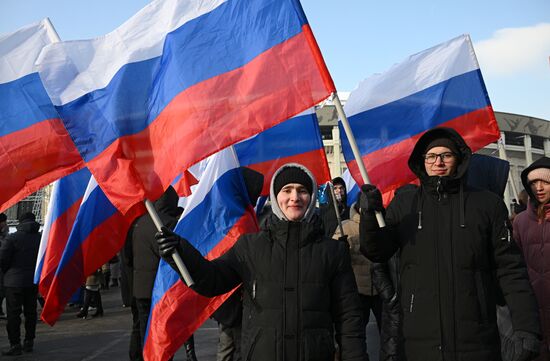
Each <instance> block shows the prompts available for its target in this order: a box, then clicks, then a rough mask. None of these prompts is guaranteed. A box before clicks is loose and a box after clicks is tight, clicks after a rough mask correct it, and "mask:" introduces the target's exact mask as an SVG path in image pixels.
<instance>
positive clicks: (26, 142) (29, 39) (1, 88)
mask: <svg viewBox="0 0 550 361" xmlns="http://www.w3.org/2000/svg"><path fill="white" fill-rule="evenodd" d="M55 38H56V35H55V31H54V29H53V28H52V27H51V24H50V22H49V20H47V19H45V20H43V21H41V22H39V23H36V24H32V25H28V26H26V27H24V28H21V29H19V30H17V31H16V32H13V33H10V34H6V35H0V174H2V175H3V176H4V177H5V180H4V181H3V182H2V186H1V187H0V211H3V210H5V209H7V208H9V207H10V206H12V205H14V204H15V203H17V202H18V201H19V200H21V199H23V198H25V197H26V196H28V195H30V194H31V193H33V192H35V191H37V190H38V189H40V188H42V187H44V186H45V185H47V184H50V183H51V182H53V181H54V180H56V179H58V178H61V177H63V176H65V175H68V174H70V173H72V172H74V171H76V170H78V169H80V168H82V166H83V164H84V162H83V160H82V158H81V157H80V155H79V153H78V151H77V149H76V147H75V145H74V143H73V141H72V140H71V138H70V136H69V134H68V133H67V130H66V129H65V127H64V126H63V123H62V122H61V120H60V119H59V116H58V114H57V112H56V110H55V108H54V106H53V104H52V102H51V100H50V98H49V97H48V95H47V94H46V91H45V89H44V87H43V85H42V82H41V80H40V77H39V76H38V72H37V70H36V68H35V66H34V62H35V60H36V59H37V57H38V54H39V53H40V51H41V50H42V48H44V46H46V45H48V44H50V43H52V42H53V41H54V39H55Z"/></svg>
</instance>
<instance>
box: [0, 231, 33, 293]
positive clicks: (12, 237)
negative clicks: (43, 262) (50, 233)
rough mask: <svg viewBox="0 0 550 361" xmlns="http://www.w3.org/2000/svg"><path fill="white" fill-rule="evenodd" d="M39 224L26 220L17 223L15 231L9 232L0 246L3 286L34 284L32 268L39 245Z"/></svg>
mask: <svg viewBox="0 0 550 361" xmlns="http://www.w3.org/2000/svg"><path fill="white" fill-rule="evenodd" d="M39 229H40V225H39V224H38V223H36V222H35V221H31V220H27V221H24V222H22V223H20V224H19V225H17V232H15V233H13V234H9V235H8V236H7V237H6V238H5V239H4V240H3V241H2V247H0V265H1V267H2V271H4V286H5V287H30V286H33V285H34V269H35V266H36V258H37V257H38V248H39V247H40V232H38V230H39Z"/></svg>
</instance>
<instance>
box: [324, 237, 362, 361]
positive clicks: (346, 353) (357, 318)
mask: <svg viewBox="0 0 550 361" xmlns="http://www.w3.org/2000/svg"><path fill="white" fill-rule="evenodd" d="M336 245H337V250H338V251H337V258H336V259H337V261H336V262H337V265H336V267H337V268H336V271H335V275H334V277H333V279H332V281H331V299H332V315H333V318H334V328H335V331H336V342H337V343H338V345H340V349H341V360H342V361H348V360H358V361H359V360H363V361H366V360H368V358H367V356H366V355H367V351H366V346H365V329H364V328H363V327H362V317H363V313H362V309H361V304H360V300H359V292H358V291H357V284H356V282H355V276H354V275H353V270H352V268H351V257H350V254H349V250H348V249H347V247H346V245H345V244H343V242H337V243H336Z"/></svg>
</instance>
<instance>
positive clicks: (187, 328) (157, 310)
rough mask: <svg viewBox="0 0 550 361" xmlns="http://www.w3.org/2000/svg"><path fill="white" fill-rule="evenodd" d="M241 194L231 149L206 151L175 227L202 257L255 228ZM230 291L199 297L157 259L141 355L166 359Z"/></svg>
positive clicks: (210, 255) (217, 252) (243, 190)
mask: <svg viewBox="0 0 550 361" xmlns="http://www.w3.org/2000/svg"><path fill="white" fill-rule="evenodd" d="M247 194H248V193H247V191H246V188H245V185H244V181H243V178H242V175H241V172H240V170H239V168H238V161H237V157H236V155H235V153H234V151H233V149H232V148H231V147H230V148H227V149H225V150H223V151H221V152H219V153H217V154H215V155H213V156H211V157H210V158H209V159H208V165H207V168H206V170H205V172H204V173H203V174H202V177H201V179H200V180H199V184H198V186H197V188H196V189H195V191H194V193H193V194H192V195H191V197H190V198H189V201H188V203H187V208H185V211H184V213H183V214H182V217H181V219H180V221H179V222H178V224H177V225H176V228H175V232H176V233H178V234H179V235H181V236H182V237H184V238H185V239H187V240H188V241H189V242H190V243H191V244H193V245H194V246H195V248H197V249H198V250H199V251H200V252H201V253H202V254H203V255H204V257H206V258H207V259H214V258H217V257H219V256H220V255H222V254H223V253H225V252H226V251H227V250H228V249H229V248H231V246H233V244H234V243H235V241H236V240H237V239H238V238H239V236H240V235H241V234H243V233H250V232H255V231H257V230H258V224H257V221H256V217H255V213H254V209H253V208H252V205H251V204H250V200H249V199H248V196H247ZM230 294H231V292H230V293H227V294H225V295H222V296H218V297H213V298H208V297H203V296H200V295H198V294H197V293H195V291H193V290H191V289H190V288H188V287H187V286H186V285H185V284H184V283H183V282H182V281H181V280H180V279H179V277H178V275H177V273H176V272H175V271H174V270H172V268H171V267H170V266H169V265H168V264H167V263H165V262H164V261H161V262H160V266H159V270H158V273H157V278H156V280H155V286H154V288H153V300H152V307H151V315H150V317H149V325H148V327H147V336H146V339H145V343H144V346H143V354H144V357H145V360H147V361H161V360H162V361H164V360H168V359H169V358H170V357H171V356H172V355H173V354H174V353H175V352H176V351H177V350H178V349H179V348H180V347H181V345H183V343H184V342H185V341H186V340H187V339H188V338H189V336H191V335H192V334H193V332H194V331H195V330H196V329H197V328H198V327H199V326H200V325H201V324H202V323H203V322H204V321H205V320H206V319H207V318H208V317H209V316H210V315H211V314H212V313H213V312H214V311H215V310H216V309H217V308H218V307H219V306H220V305H221V304H222V303H223V302H224V301H225V300H226V299H227V297H229V296H230Z"/></svg>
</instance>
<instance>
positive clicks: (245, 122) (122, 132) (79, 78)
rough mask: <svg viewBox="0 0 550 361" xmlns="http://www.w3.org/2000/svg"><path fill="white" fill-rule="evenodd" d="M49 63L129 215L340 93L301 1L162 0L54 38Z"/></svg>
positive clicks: (72, 120) (78, 128)
mask: <svg viewBox="0 0 550 361" xmlns="http://www.w3.org/2000/svg"><path fill="white" fill-rule="evenodd" d="M38 67H39V69H40V77H41V78H42V80H43V82H44V85H45V87H46V90H47V92H48V94H49V95H50V97H51V98H52V101H53V103H54V104H55V105H56V108H57V110H58V112H59V114H60V115H61V118H62V119H63V122H64V123H65V125H66V127H67V129H68V131H69V133H70V134H71V137H72V138H73V139H74V140H75V143H76V144H77V146H78V149H79V151H80V153H81V154H82V156H83V157H84V159H85V161H86V165H87V166H88V167H89V169H90V170H91V172H92V174H94V176H95V178H96V180H97V182H98V183H99V184H101V187H102V188H103V189H104V190H105V192H106V194H107V196H108V197H109V199H110V200H111V201H112V202H113V204H114V205H115V206H116V207H117V208H118V209H120V210H121V211H122V212H123V213H125V212H126V211H128V209H130V207H132V205H134V204H136V203H138V202H142V201H143V200H144V199H145V198H149V199H156V198H158V197H159V196H160V195H161V194H162V192H163V191H164V189H166V187H167V186H168V185H169V184H170V182H171V181H172V180H173V179H174V178H175V177H176V176H177V175H178V174H179V173H180V172H181V171H182V170H185V169H187V168H189V166H191V165H192V164H194V163H196V162H198V161H200V160H201V159H204V158H206V157H207V156H208V155H210V154H213V153H215V152H216V151H218V150H220V149H223V148H225V147H226V146H228V145H230V144H233V143H235V142H238V141H241V140H243V139H246V138H248V137H250V136H252V135H254V134H256V133H259V132H261V131H263V130H265V129H267V128H269V127H271V126H273V125H275V124H277V123H280V122H282V121H284V120H286V119H288V118H290V117H292V116H294V115H296V114H298V113H300V112H302V111H304V110H306V109H308V108H310V107H312V106H313V105H314V104H316V103H318V102H319V101H321V100H323V99H325V98H326V97H327V96H328V95H329V94H330V93H331V92H333V91H334V84H333V82H332V79H331V77H330V75H329V73H328V70H327V69H326V66H325V64H324V62H323V59H322V56H321V53H320V51H319V49H318V46H317V44H316V42H315V39H314V37H313V34H312V32H311V29H310V27H309V25H308V23H307V19H306V17H305V15H304V13H303V11H302V8H301V6H300V3H299V1H298V0H203V1H195V0H156V1H153V2H151V3H150V4H149V5H147V6H146V7H145V8H143V9H142V10H141V11H140V12H138V13H137V14H136V15H135V16H134V17H132V18H131V19H130V20H128V21H127V22H126V23H125V24H123V25H122V26H120V27H119V28H118V29H116V30H115V31H114V32H112V33H110V34H107V35H105V36H103V37H101V38H98V39H93V40H86V41H71V42H66V43H57V44H52V45H50V46H48V47H46V48H45V49H44V51H43V52H42V54H41V57H40V59H39V60H38ZM181 147H184V150H181Z"/></svg>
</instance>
